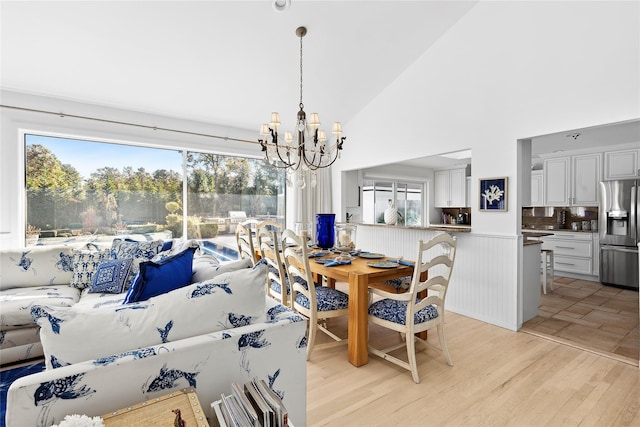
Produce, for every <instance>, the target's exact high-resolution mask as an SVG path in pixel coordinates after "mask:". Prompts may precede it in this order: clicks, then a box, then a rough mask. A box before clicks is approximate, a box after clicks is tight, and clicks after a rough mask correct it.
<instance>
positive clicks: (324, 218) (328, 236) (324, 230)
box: [316, 214, 336, 249]
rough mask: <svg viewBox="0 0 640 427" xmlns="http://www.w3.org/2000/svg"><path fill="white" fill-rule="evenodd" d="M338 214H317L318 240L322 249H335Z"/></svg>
mask: <svg viewBox="0 0 640 427" xmlns="http://www.w3.org/2000/svg"><path fill="white" fill-rule="evenodd" d="M335 223H336V214H316V238H317V239H318V246H319V247H321V248H322V249H329V248H332V247H333V243H334V242H335V238H336V236H335V228H334V227H335Z"/></svg>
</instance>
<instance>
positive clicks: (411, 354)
mask: <svg viewBox="0 0 640 427" xmlns="http://www.w3.org/2000/svg"><path fill="white" fill-rule="evenodd" d="M405 338H406V341H407V357H408V358H409V367H410V368H411V375H412V376H413V382H414V383H416V384H420V377H419V376H418V364H417V362H416V343H415V338H414V336H413V334H406V337H405Z"/></svg>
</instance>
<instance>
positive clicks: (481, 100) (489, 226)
mask: <svg viewBox="0 0 640 427" xmlns="http://www.w3.org/2000/svg"><path fill="white" fill-rule="evenodd" d="M639 17H640V13H639V3H638V2H479V3H478V4H477V5H476V6H475V7H474V8H473V9H471V10H470V11H469V12H468V13H467V14H466V15H465V16H464V17H462V19H461V20H460V21H459V22H458V23H457V24H456V25H455V26H454V27H453V28H451V29H450V30H449V31H448V32H447V33H446V34H444V35H443V36H442V38H441V39H440V40H439V41H438V42H437V43H436V44H434V46H433V47H432V48H431V49H429V50H428V51H427V52H426V53H425V54H423V55H422V57H420V58H419V59H418V60H417V61H416V62H415V63H414V64H413V65H412V66H411V67H409V68H408V69H407V70H406V71H405V72H404V73H403V74H402V75H401V76H400V77H399V78H398V79H397V80H396V81H394V82H393V83H392V84H391V85H389V86H388V87H387V88H386V90H384V91H383V92H382V93H380V95H378V96H377V97H376V98H375V99H374V100H373V101H372V102H371V103H370V104H369V105H368V106H367V107H366V108H365V109H363V110H362V111H361V112H360V113H359V114H358V115H357V116H356V118H355V119H353V120H351V121H349V123H347V124H346V125H345V126H344V129H345V133H346V134H348V136H349V139H348V145H347V144H345V150H344V153H343V156H342V159H341V161H340V163H338V166H337V168H336V170H334V179H336V180H339V179H340V170H341V169H360V168H367V167H371V166H373V165H377V164H381V163H389V162H394V161H400V160H405V159H407V158H412V157H423V156H427V155H434V154H439V153H443V152H450V151H456V150H462V149H465V148H471V149H472V152H473V163H472V165H473V167H472V171H471V174H472V180H473V181H472V188H474V189H475V188H477V182H478V179H479V178H485V177H496V176H506V177H508V178H509V191H508V197H509V201H508V211H507V212H505V213H497V212H482V213H481V212H479V211H478V209H477V207H476V206H477V204H478V203H477V202H478V196H477V194H474V195H473V198H472V218H473V233H478V234H482V235H484V236H496V237H498V236H507V237H508V236H512V237H513V236H516V235H517V234H518V233H519V227H520V221H519V217H520V215H521V214H520V209H519V207H520V205H519V204H518V202H517V201H518V197H517V189H518V186H519V185H520V182H519V181H518V179H519V178H518V174H519V173H521V172H519V168H520V166H519V164H518V158H519V157H518V156H519V154H518V144H517V140H518V139H522V138H527V137H530V136H536V135H544V134H548V133H553V132H560V131H564V130H567V129H575V128H581V127H586V126H594V125H598V124H605V123H611V122H618V121H624V120H629V119H634V118H638V117H640V101H639V94H640V79H639V77H638V76H640V67H639V57H640V38H639V37H638V34H640V25H639V19H640V18H639ZM371 147H375V149H371ZM337 182H339V181H337ZM337 203H338V201H337V200H335V201H334V204H335V205H336V206H339V205H338V204H337ZM416 240H417V239H416ZM496 242H497V244H498V246H500V247H499V248H496V247H487V248H486V249H487V250H488V251H489V250H494V249H495V250H496V252H498V253H499V252H502V251H505V250H506V251H510V252H511V253H509V256H508V257H507V260H508V262H517V263H518V264H519V265H518V269H513V270H511V269H496V271H495V275H493V276H492V275H483V274H481V271H480V268H481V267H480V265H477V266H476V273H477V274H474V272H473V271H471V272H469V271H467V274H466V277H468V278H469V279H470V280H469V281H468V282H466V283H465V284H464V286H466V287H467V290H468V291H469V293H468V295H469V296H468V298H472V297H471V295H473V289H474V288H475V289H478V288H481V289H484V290H485V291H486V292H488V294H489V295H494V296H496V297H497V296H498V295H501V289H500V287H501V286H503V284H504V283H511V286H512V287H513V289H514V290H516V289H518V292H511V293H510V294H509V295H510V299H509V300H506V301H505V300H503V301H501V303H502V304H510V305H512V306H513V307H516V306H518V305H520V304H521V302H522V299H521V294H520V290H521V284H522V274H521V265H522V257H521V253H519V252H521V251H522V249H521V246H520V245H517V244H516V245H514V244H513V243H512V242H511V241H510V240H509V239H507V240H505V241H504V242H503V244H501V243H500V240H499V239H498V240H496ZM460 262H463V261H462V260H460ZM492 262H494V263H497V262H499V260H497V259H496V260H494V261H492ZM458 266H459V264H458ZM460 286H462V285H460ZM458 305H461V306H465V307H468V308H469V310H470V311H467V310H465V314H467V315H470V316H473V317H477V318H486V316H485V315H484V314H483V313H481V312H479V311H476V312H474V311H473V309H472V308H471V307H472V305H471V304H469V305H465V304H462V303H461V304H458ZM492 323H496V324H500V325H503V326H504V325H508V326H507V327H509V328H513V329H515V328H517V326H518V321H517V318H516V316H513V315H509V316H506V317H503V318H500V319H497V320H496V319H494V320H493V321H492Z"/></svg>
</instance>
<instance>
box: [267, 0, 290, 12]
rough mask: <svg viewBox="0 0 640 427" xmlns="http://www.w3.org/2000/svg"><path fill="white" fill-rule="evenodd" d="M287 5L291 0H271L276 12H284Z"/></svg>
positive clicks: (287, 7)
mask: <svg viewBox="0 0 640 427" xmlns="http://www.w3.org/2000/svg"><path fill="white" fill-rule="evenodd" d="M289 6H291V0H273V2H272V3H271V7H273V10H275V11H276V12H284V11H285V10H287V9H289Z"/></svg>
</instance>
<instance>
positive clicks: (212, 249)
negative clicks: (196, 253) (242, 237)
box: [200, 240, 238, 262]
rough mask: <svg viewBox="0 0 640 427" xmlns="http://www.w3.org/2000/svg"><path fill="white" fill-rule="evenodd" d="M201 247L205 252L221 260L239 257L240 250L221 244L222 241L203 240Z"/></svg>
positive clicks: (233, 259) (232, 259) (231, 259)
mask: <svg viewBox="0 0 640 427" xmlns="http://www.w3.org/2000/svg"><path fill="white" fill-rule="evenodd" d="M200 244H201V246H200V247H201V248H202V250H203V251H204V253H206V254H209V255H213V256H214V257H216V258H218V261H220V262H226V261H235V260H237V259H238V251H237V250H236V249H233V248H230V247H227V246H224V245H221V244H220V243H216V242H212V241H210V240H201V241H200Z"/></svg>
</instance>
